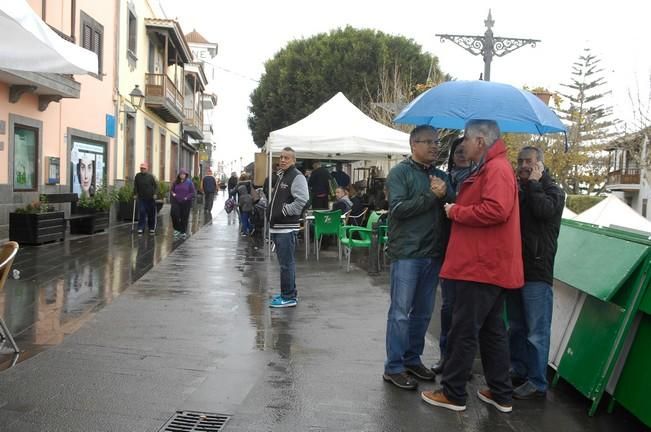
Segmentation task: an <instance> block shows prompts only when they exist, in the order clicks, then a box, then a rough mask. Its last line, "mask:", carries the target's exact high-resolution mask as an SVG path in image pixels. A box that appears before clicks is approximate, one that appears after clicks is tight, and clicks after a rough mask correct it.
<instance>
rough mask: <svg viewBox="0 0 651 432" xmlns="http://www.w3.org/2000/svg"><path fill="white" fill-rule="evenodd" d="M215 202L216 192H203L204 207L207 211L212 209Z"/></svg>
mask: <svg viewBox="0 0 651 432" xmlns="http://www.w3.org/2000/svg"><path fill="white" fill-rule="evenodd" d="M214 202H215V192H204V193H203V209H204V210H206V211H209V212H211V211H212V205H213V203H214Z"/></svg>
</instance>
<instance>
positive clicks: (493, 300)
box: [441, 280, 513, 404]
mask: <svg viewBox="0 0 651 432" xmlns="http://www.w3.org/2000/svg"><path fill="white" fill-rule="evenodd" d="M454 282H455V294H456V298H455V302H454V309H453V313H452V327H451V328H450V332H449V333H448V341H447V343H448V346H447V352H448V358H446V362H445V367H444V369H443V377H442V379H441V384H442V385H443V391H444V393H445V395H446V396H447V397H448V399H450V400H451V401H453V402H456V403H461V404H465V403H466V399H467V398H468V393H467V392H466V383H467V381H468V375H469V374H470V373H471V371H472V364H473V361H474V359H475V355H476V353H477V343H479V350H480V355H481V362H482V367H483V369H484V375H485V377H486V383H487V384H488V388H489V389H490V390H491V393H492V394H493V398H494V399H495V401H497V402H499V403H511V396H512V393H513V387H512V385H511V378H510V376H509V366H510V356H509V345H508V336H507V333H506V325H505V324H504V317H503V311H504V301H505V298H506V292H505V290H504V289H503V288H500V287H498V286H495V285H488V284H483V283H478V282H468V281H460V280H457V281H454Z"/></svg>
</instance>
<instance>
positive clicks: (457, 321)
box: [421, 120, 524, 412]
mask: <svg viewBox="0 0 651 432" xmlns="http://www.w3.org/2000/svg"><path fill="white" fill-rule="evenodd" d="M463 147H464V154H465V156H466V158H468V159H469V160H471V161H472V162H474V165H473V168H472V173H471V175H470V177H468V179H467V180H466V181H465V182H464V183H463V185H462V186H461V190H460V191H459V195H458V196H457V197H456V203H455V204H446V205H445V212H446V214H447V216H448V218H449V219H450V220H451V221H452V231H451V233H450V242H449V244H448V248H447V252H446V254H445V261H444V262H443V268H442V269H441V277H442V278H444V279H450V280H452V281H454V284H455V285H454V291H455V302H454V311H453V314H452V326H451V328H450V331H449V333H448V342H447V352H448V354H447V355H448V358H447V360H446V361H445V366H444V367H443V377H442V379H441V384H442V386H443V388H442V389H439V390H436V391H426V392H422V393H421V397H422V399H423V400H424V401H425V402H427V403H429V404H431V405H435V406H438V407H442V408H447V409H449V410H453V411H463V410H465V409H466V400H467V398H468V394H467V392H466V385H467V380H468V376H469V375H470V373H471V371H472V365H473V362H474V360H475V355H476V353H477V344H478V343H479V348H480V354H481V359H482V365H483V370H484V375H485V377H486V384H488V388H487V389H482V390H479V391H478V392H477V397H478V398H479V399H480V400H481V401H482V402H484V403H486V404H489V405H492V406H494V407H495V408H497V409H498V410H499V411H501V412H511V411H512V409H513V408H512V392H513V387H512V385H511V379H510V377H509V344H508V336H507V333H506V326H505V325H504V316H503V312H504V301H505V297H506V291H507V290H509V289H517V288H520V287H522V285H523V283H524V279H523V274H522V248H521V240H520V211H519V208H518V188H517V185H516V181H515V175H514V174H513V168H512V167H511V164H510V163H509V161H508V159H507V158H506V145H505V144H504V141H502V140H501V139H500V129H499V127H498V126H497V123H496V122H494V121H490V120H470V121H468V122H467V123H466V130H465V133H464V139H463Z"/></svg>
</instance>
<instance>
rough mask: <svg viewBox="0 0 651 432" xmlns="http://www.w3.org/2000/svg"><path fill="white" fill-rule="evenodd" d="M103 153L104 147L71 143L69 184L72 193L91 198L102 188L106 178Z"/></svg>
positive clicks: (76, 142) (78, 142)
mask: <svg viewBox="0 0 651 432" xmlns="http://www.w3.org/2000/svg"><path fill="white" fill-rule="evenodd" d="M104 152H105V147H104V145H101V144H90V143H85V142H80V141H73V143H72V151H71V152H70V176H71V181H70V184H71V185H72V192H73V193H76V194H78V195H79V196H82V195H89V196H92V195H94V194H95V191H96V190H97V188H98V187H101V186H102V182H103V181H104V178H105V176H106V166H105V164H104Z"/></svg>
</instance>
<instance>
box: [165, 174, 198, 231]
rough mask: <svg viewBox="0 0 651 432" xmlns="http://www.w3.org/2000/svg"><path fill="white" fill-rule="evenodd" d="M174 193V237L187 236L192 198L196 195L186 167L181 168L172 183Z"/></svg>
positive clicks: (172, 211)
mask: <svg viewBox="0 0 651 432" xmlns="http://www.w3.org/2000/svg"><path fill="white" fill-rule="evenodd" d="M170 193H171V195H172V200H171V201H172V209H171V216H172V225H173V226H174V237H181V238H186V237H187V231H188V220H189V219H190V210H191V209H192V199H193V198H194V196H195V195H196V191H195V189H194V184H193V183H192V180H190V178H189V176H188V171H187V170H186V169H185V168H181V169H180V170H179V174H178V175H177V176H176V180H175V181H174V182H173V183H172V188H171V191H170Z"/></svg>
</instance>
